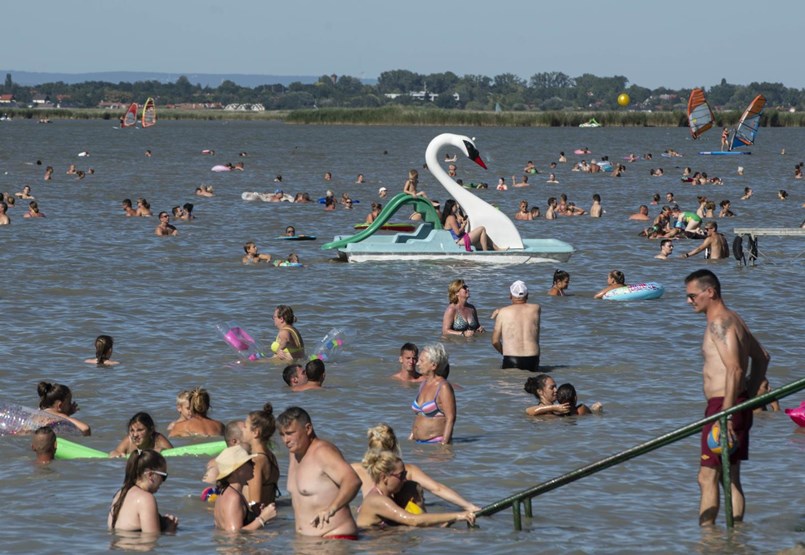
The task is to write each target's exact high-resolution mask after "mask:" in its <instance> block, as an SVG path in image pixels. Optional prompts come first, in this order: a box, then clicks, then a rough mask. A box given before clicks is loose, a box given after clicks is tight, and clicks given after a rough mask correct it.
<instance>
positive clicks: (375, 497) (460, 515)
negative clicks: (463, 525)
mask: <svg viewBox="0 0 805 555" xmlns="http://www.w3.org/2000/svg"><path fill="white" fill-rule="evenodd" d="M362 465H363V467H364V468H365V469H366V471H367V472H368V473H369V475H370V476H371V477H372V481H373V482H374V486H373V487H372V489H371V490H370V491H369V493H368V494H367V495H365V496H364V498H363V503H362V504H361V507H360V509H358V518H357V521H356V522H357V524H358V526H359V527H361V528H369V527H374V526H378V527H381V528H383V527H385V526H386V525H388V524H392V523H393V524H402V525H404V526H435V525H439V524H452V523H453V522H457V521H459V520H465V521H467V522H469V523H470V524H474V523H475V513H474V512H471V511H464V512H452V513H420V514H414V513H411V512H408V511H406V510H405V509H403V508H402V507H400V506H399V505H397V503H395V502H394V500H393V499H392V496H393V495H394V494H395V493H396V492H398V491H399V490H400V489H401V488H402V486H403V484H404V483H405V480H406V477H407V474H408V472H407V471H406V469H405V465H404V464H403V462H402V460H401V459H400V457H398V456H397V455H395V454H394V453H392V452H391V451H376V450H370V451H367V452H366V455H364V457H363V463H362Z"/></svg>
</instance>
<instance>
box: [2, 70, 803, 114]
mask: <svg viewBox="0 0 805 555" xmlns="http://www.w3.org/2000/svg"><path fill="white" fill-rule="evenodd" d="M699 87H700V88H703V89H704V90H705V93H706V94H707V98H708V101H709V102H710V105H711V106H712V107H713V108H714V109H715V110H738V111H741V110H743V109H744V108H745V107H746V106H747V105H748V103H749V102H750V101H751V99H752V98H754V96H755V95H757V94H763V95H764V96H765V97H766V100H767V106H769V107H774V108H777V109H779V110H781V111H785V110H790V109H794V110H798V109H799V108H800V106H803V105H805V89H792V88H788V87H785V86H784V85H783V84H781V83H767V82H762V83H757V82H753V83H750V84H749V85H734V84H730V83H727V81H726V80H725V79H722V80H721V82H720V83H719V84H717V85H714V86H711V87H709V88H707V87H702V86H699ZM690 91H691V89H679V90H673V89H669V88H665V87H660V88H657V89H649V88H646V87H641V86H639V85H636V84H629V80H628V79H627V78H626V77H624V76H620V75H617V76H613V77H598V76H596V75H592V74H587V73H586V74H583V75H580V76H578V77H570V76H568V75H566V74H564V73H561V72H543V73H536V74H534V75H532V76H531V77H530V78H529V79H528V80H525V79H523V78H521V77H519V76H517V75H514V74H512V73H503V74H500V75H496V76H495V77H487V76H484V75H464V76H461V77H459V76H458V75H456V74H455V73H452V72H444V73H431V74H427V75H425V74H419V73H415V72H412V71H407V70H392V71H386V72H383V73H382V74H380V77H379V78H378V80H377V83H376V84H365V83H363V82H362V81H361V80H360V79H358V78H356V77H351V76H348V75H342V76H335V75H323V76H321V77H320V78H319V79H318V80H317V81H316V82H315V83H312V84H310V83H301V82H295V83H291V84H289V85H288V86H285V85H281V84H273V85H271V84H266V85H261V86H258V87H253V88H251V87H242V86H239V85H237V84H236V83H234V82H232V81H229V80H226V81H223V82H222V83H221V84H220V85H219V86H218V87H209V86H205V87H202V86H201V85H199V84H196V85H194V84H192V83H191V82H190V80H189V79H188V78H187V77H185V76H181V77H179V79H177V80H176V82H175V83H163V82H160V81H156V80H148V81H137V82H135V83H126V82H120V83H107V82H102V81H87V82H83V83H75V84H68V83H64V82H61V81H59V82H55V83H42V84H40V85H37V86H34V87H26V86H21V85H18V84H16V83H14V81H13V76H12V75H11V74H6V79H5V82H4V85H3V87H2V90H0V94H12V95H14V98H15V99H16V101H17V103H18V104H20V105H29V104H30V103H31V102H32V101H33V98H34V96H36V95H47V96H48V97H49V98H50V99H51V101H52V102H54V103H56V102H57V99H61V101H62V102H63V103H64V104H65V105H68V106H70V107H75V108H95V107H97V106H98V105H99V104H100V103H101V102H102V101H106V102H120V103H128V102H142V101H144V100H145V99H146V98H148V97H153V98H155V99H157V103H158V104H159V105H161V106H167V105H181V104H189V103H195V104H208V105H213V104H220V105H224V106H225V105H228V104H258V103H259V104H262V105H263V106H264V107H265V108H266V109H267V110H296V109H310V108H372V107H382V106H390V105H403V106H406V105H417V104H421V105H428V106H431V105H432V106H435V107H438V108H448V109H459V110H475V111H484V110H494V109H495V108H496V106H500V107H501V108H502V109H503V110H506V111H524V112H525V111H542V112H547V111H562V110H581V111H606V110H626V109H630V110H645V111H649V110H651V111H666V110H681V109H684V107H685V106H686V104H687V98H688V96H689V94H690ZM623 92H625V93H627V94H628V95H629V97H630V99H631V102H630V104H629V106H628V107H626V108H622V107H619V106H618V104H617V97H618V95H619V94H620V93H623ZM409 93H424V94H419V95H417V96H418V97H417V96H411V95H410V94H409ZM389 95H391V96H394V98H391V97H390V96H389Z"/></svg>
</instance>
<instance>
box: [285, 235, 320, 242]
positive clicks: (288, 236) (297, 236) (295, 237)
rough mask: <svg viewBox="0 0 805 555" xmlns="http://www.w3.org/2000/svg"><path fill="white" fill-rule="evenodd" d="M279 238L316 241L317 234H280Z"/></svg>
mask: <svg viewBox="0 0 805 555" xmlns="http://www.w3.org/2000/svg"><path fill="white" fill-rule="evenodd" d="M277 239H283V240H285V241H315V240H316V236H315V235H280V236H279V237H277Z"/></svg>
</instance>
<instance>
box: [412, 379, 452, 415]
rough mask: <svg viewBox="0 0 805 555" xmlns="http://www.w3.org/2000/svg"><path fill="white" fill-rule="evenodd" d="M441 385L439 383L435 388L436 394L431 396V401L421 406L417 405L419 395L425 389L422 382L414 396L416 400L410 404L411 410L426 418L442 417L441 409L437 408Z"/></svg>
mask: <svg viewBox="0 0 805 555" xmlns="http://www.w3.org/2000/svg"><path fill="white" fill-rule="evenodd" d="M442 383H443V382H439V385H438V386H437V387H436V394H435V395H434V396H433V400H432V401H426V402H424V403H422V404H420V403H419V394H420V393H422V388H423V387H425V382H422V385H420V386H419V392H418V393H417V395H416V399H414V402H413V403H411V410H413V411H414V412H415V413H417V414H421V415H422V416H425V417H427V418H436V417H437V416H444V413H443V412H442V409H440V408H439V403H438V399H439V390H440V389H441V388H442Z"/></svg>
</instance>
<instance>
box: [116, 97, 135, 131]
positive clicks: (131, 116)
mask: <svg viewBox="0 0 805 555" xmlns="http://www.w3.org/2000/svg"><path fill="white" fill-rule="evenodd" d="M137 108H138V106H137V103H136V102H132V103H131V106H129V109H128V110H126V114H125V115H124V116H123V118H122V119H121V120H120V127H134V125H135V124H136V123H137Z"/></svg>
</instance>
